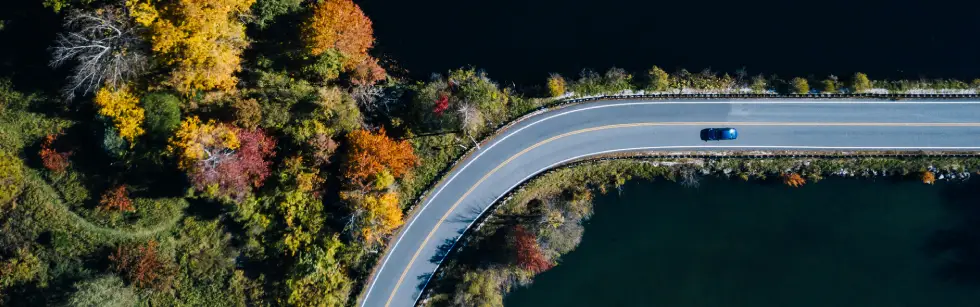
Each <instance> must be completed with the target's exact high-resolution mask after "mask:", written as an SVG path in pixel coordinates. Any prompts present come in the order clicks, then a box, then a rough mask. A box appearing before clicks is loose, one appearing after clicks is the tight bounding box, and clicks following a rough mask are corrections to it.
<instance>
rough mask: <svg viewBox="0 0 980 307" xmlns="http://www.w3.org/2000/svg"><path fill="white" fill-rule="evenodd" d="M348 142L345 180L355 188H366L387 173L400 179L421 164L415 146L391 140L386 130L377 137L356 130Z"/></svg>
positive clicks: (365, 131)
mask: <svg viewBox="0 0 980 307" xmlns="http://www.w3.org/2000/svg"><path fill="white" fill-rule="evenodd" d="M347 140H348V150H347V154H346V160H345V162H346V163H345V164H344V167H343V168H344V178H346V179H347V180H349V181H350V182H351V183H353V184H355V185H359V186H366V185H367V183H368V181H369V179H371V178H374V176H377V175H378V174H381V173H382V172H384V171H387V172H389V173H390V174H391V175H393V176H395V177H396V178H398V177H401V176H403V175H405V174H407V173H408V172H409V171H410V170H411V169H412V167H414V166H416V165H418V164H419V162H418V159H417V158H416V157H415V154H414V153H413V151H412V145H411V144H409V143H408V141H395V140H392V139H390V138H388V136H386V135H385V130H384V129H383V128H382V129H380V130H379V131H378V132H377V133H371V132H369V131H367V130H363V129H361V130H355V131H352V132H351V133H349V134H348V135H347Z"/></svg>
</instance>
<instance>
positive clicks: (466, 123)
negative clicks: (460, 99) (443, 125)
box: [456, 102, 483, 148]
mask: <svg viewBox="0 0 980 307" xmlns="http://www.w3.org/2000/svg"><path fill="white" fill-rule="evenodd" d="M456 112H457V113H459V124H460V129H461V130H463V134H465V135H466V136H467V137H469V138H470V141H473V144H474V145H476V147H477V148H480V144H479V143H478V142H477V141H476V139H474V138H473V135H474V134H476V133H479V131H480V129H481V128H482V127H483V114H482V113H480V110H479V109H477V108H476V106H474V105H473V104H471V103H469V102H464V103H461V104H459V109H457V110H456Z"/></svg>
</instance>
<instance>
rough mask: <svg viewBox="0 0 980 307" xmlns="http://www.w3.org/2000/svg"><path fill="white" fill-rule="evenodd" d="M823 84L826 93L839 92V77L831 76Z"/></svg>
mask: <svg viewBox="0 0 980 307" xmlns="http://www.w3.org/2000/svg"><path fill="white" fill-rule="evenodd" d="M821 84H822V85H823V92H824V93H836V92H837V76H834V75H830V77H827V79H824V80H823V81H822V82H821Z"/></svg>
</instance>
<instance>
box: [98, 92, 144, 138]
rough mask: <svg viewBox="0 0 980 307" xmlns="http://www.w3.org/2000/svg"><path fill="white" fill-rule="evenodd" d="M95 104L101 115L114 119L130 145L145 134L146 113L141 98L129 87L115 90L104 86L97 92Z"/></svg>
mask: <svg viewBox="0 0 980 307" xmlns="http://www.w3.org/2000/svg"><path fill="white" fill-rule="evenodd" d="M95 105H96V106H98V107H99V115H102V116H105V117H109V118H111V119H112V123H113V125H115V126H116V129H117V130H119V136H121V137H123V138H124V139H126V141H129V146H130V147H132V146H133V144H135V142H136V137H139V136H140V135H142V134H143V119H144V118H145V114H144V112H143V108H141V107H140V106H139V98H136V96H134V95H133V94H132V93H131V92H130V91H129V88H128V87H125V86H124V87H121V88H118V89H115V90H113V89H109V88H107V87H102V88H101V89H99V91H98V92H97V93H96V94H95Z"/></svg>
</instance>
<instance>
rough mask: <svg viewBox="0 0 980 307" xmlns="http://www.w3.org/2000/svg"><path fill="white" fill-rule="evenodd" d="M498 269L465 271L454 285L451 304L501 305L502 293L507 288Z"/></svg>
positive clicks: (486, 306) (497, 306)
mask: <svg viewBox="0 0 980 307" xmlns="http://www.w3.org/2000/svg"><path fill="white" fill-rule="evenodd" d="M503 275H504V274H502V273H501V272H500V270H498V269H494V268H489V269H482V270H477V271H467V272H466V273H465V274H463V278H462V280H461V281H460V283H458V284H457V285H456V291H455V293H454V294H453V300H452V303H453V306H475V307H503V306H504V296H503V293H504V292H505V291H507V290H508V289H509V287H508V286H507V282H506V281H505V279H506V277H505V276H503Z"/></svg>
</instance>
